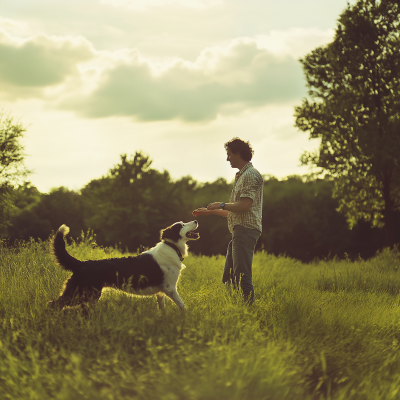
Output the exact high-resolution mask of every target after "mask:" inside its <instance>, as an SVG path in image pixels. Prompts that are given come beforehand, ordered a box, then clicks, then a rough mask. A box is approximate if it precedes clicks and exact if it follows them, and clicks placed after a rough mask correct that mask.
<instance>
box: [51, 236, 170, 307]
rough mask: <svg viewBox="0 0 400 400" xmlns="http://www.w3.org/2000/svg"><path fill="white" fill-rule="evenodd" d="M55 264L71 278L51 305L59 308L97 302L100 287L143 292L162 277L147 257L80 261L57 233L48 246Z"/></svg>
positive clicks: (155, 265) (160, 282)
mask: <svg viewBox="0 0 400 400" xmlns="http://www.w3.org/2000/svg"><path fill="white" fill-rule="evenodd" d="M51 250H52V253H53V255H54V257H55V259H56V261H57V263H58V264H59V265H60V266H61V267H62V268H64V269H65V270H68V271H72V272H73V274H72V276H71V277H70V278H69V279H68V280H67V281H66V282H65V286H64V290H63V293H62V294H61V295H60V297H59V298H58V299H57V300H55V301H53V302H51V304H52V305H59V306H61V307H64V306H70V305H76V304H81V303H83V302H87V301H90V300H97V299H98V298H99V297H100V295H101V290H102V289H103V288H104V287H114V288H123V289H124V290H126V289H129V288H132V289H135V290H138V289H139V290H140V289H145V288H147V287H149V286H160V285H162V283H163V281H164V273H163V272H162V270H161V268H160V266H159V265H158V264H157V262H156V261H155V260H154V258H153V256H152V255H150V254H140V255H138V256H136V257H125V258H111V259H106V260H90V261H80V260H77V259H76V258H74V257H72V256H71V255H70V254H69V253H68V252H67V250H66V248H65V242H64V236H63V233H62V232H60V231H58V232H57V233H56V235H55V236H54V238H53V240H52V242H51Z"/></svg>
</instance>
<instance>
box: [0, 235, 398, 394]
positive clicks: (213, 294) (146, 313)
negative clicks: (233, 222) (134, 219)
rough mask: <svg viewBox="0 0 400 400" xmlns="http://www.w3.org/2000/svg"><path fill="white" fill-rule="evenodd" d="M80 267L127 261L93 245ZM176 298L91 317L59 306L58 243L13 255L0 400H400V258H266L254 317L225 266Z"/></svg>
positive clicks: (6, 277)
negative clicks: (162, 305) (54, 306)
mask: <svg viewBox="0 0 400 400" xmlns="http://www.w3.org/2000/svg"><path fill="white" fill-rule="evenodd" d="M69 251H70V252H71V253H72V254H73V255H75V256H76V257H78V258H81V259H88V258H99V259H100V258H106V257H110V256H114V257H115V256H121V254H120V253H119V252H118V250H116V249H102V248H99V247H97V246H96V245H95V244H94V242H93V239H92V238H91V237H86V238H84V239H82V240H81V241H77V242H75V243H73V244H72V245H71V246H70V247H69ZM185 264H186V266H187V268H186V269H185V270H184V271H183V273H182V276H181V281H180V282H179V285H178V291H179V293H180V295H181V297H182V299H183V300H184V302H185V304H186V306H187V307H188V312H187V313H186V314H185V315H183V314H182V313H181V312H179V311H178V309H177V307H176V306H175V305H174V304H173V303H172V302H170V301H169V300H167V304H166V311H165V312H160V311H158V310H157V307H156V300H155V298H152V297H149V298H137V297H133V296H129V295H126V294H124V293H121V292H117V291H114V290H108V291H106V292H105V293H104V294H103V297H102V299H101V300H100V302H99V303H98V305H97V306H96V307H93V308H91V309H90V310H89V314H88V315H87V316H85V315H82V314H81V313H80V312H77V311H68V312H64V313H60V312H56V311H53V310H49V309H48V308H47V306H46V304H47V302H48V301H49V300H52V299H54V298H55V297H57V295H58V294H59V292H60V289H61V286H62V283H63V281H64V279H65V278H66V277H67V276H68V275H69V273H68V272H65V271H63V270H62V269H61V268H59V267H57V266H55V265H54V264H53V262H52V260H51V258H50V256H49V253H48V246H47V243H36V242H33V241H32V242H29V243H21V244H20V246H19V247H17V248H14V249H9V248H7V247H5V246H4V245H0V399H38V400H46V399H60V400H61V399H72V400H79V399H100V400H102V399H110V400H111V399H115V400H121V399H148V400H156V399H163V400H186V399H193V400H197V399H198V400H207V399H218V400H220V399H229V400H236V399H237V400H239V399H240V400H247V399H249V400H250V399H254V400H258V399H260V400H261V399H263V400H264V399H276V400H285V399H290V400H292V399H302V400H303V399H305V400H307V399H343V400H344V399H346V400H348V399H373V400H376V399H380V400H381V399H400V296H399V293H400V272H399V270H400V258H399V253H398V252H397V251H388V250H386V251H383V252H382V253H381V254H379V255H377V256H376V257H375V258H374V259H371V260H369V261H363V260H359V261H357V262H350V261H346V260H344V261H339V260H332V261H319V262H315V263H312V264H307V265H306V264H302V263H300V262H298V261H295V260H292V259H289V258H285V257H274V256H271V255H268V254H266V253H264V252H260V253H256V255H255V259H254V284H255V288H256V301H255V303H254V305H253V306H251V307H250V308H249V307H247V306H245V305H243V304H242V302H241V300H240V298H239V297H238V296H236V295H235V294H230V293H228V292H227V291H226V290H225V288H224V287H223V285H222V284H221V282H220V278H221V272H222V268H223V265H224V257H222V256H219V257H204V256H203V257H200V256H190V257H189V258H187V259H186V261H185Z"/></svg>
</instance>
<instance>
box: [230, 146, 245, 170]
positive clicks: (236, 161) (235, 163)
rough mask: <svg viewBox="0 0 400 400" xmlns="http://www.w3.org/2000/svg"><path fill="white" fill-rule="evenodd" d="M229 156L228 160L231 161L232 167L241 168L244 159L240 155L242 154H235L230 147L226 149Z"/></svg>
mask: <svg viewBox="0 0 400 400" xmlns="http://www.w3.org/2000/svg"><path fill="white" fill-rule="evenodd" d="M226 154H227V158H226V161H229V162H230V163H231V167H232V168H240V167H239V165H240V162H241V161H242V157H240V154H239V153H237V154H234V153H232V151H231V150H230V149H229V148H228V150H227V151H226Z"/></svg>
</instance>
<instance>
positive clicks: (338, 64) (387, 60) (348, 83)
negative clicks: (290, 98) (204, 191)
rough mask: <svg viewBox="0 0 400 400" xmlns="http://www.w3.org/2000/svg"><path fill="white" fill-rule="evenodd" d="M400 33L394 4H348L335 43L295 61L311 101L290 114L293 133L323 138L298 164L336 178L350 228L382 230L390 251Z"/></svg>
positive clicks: (398, 162)
mask: <svg viewBox="0 0 400 400" xmlns="http://www.w3.org/2000/svg"><path fill="white" fill-rule="evenodd" d="M399 27H400V6H399V1H394V0H359V1H358V2H357V3H356V4H354V5H350V4H348V6H347V8H346V9H345V10H344V12H343V13H342V15H341V16H340V18H339V20H338V26H337V29H336V33H335V37H334V40H333V42H332V43H330V44H328V45H325V46H322V47H318V48H317V49H315V50H313V51H312V52H311V53H310V54H308V55H306V56H305V57H304V58H303V59H301V60H300V61H301V63H302V64H303V68H304V72H305V76H306V81H307V86H308V88H309V98H306V99H304V100H303V103H302V105H301V106H299V107H296V109H295V116H296V125H297V127H298V128H300V129H301V130H303V131H307V132H309V133H310V137H311V138H320V139H321V144H320V147H319V150H318V151H316V152H314V153H304V154H303V156H302V158H301V161H302V163H303V164H310V165H315V166H317V167H320V168H321V172H325V173H326V172H327V173H328V174H329V175H330V176H331V177H333V178H335V182H336V183H335V188H334V195H335V197H337V198H338V200H339V210H340V211H342V212H343V213H344V214H345V215H346V217H347V219H348V221H349V222H350V224H351V225H354V223H355V222H356V221H358V220H361V219H364V220H367V221H371V222H372V223H373V224H374V225H376V226H379V225H385V226H386V232H387V241H388V243H387V244H388V245H391V244H393V242H394V237H395V235H394V229H395V228H394V223H393V212H394V210H395V209H396V208H399V206H400V30H399Z"/></svg>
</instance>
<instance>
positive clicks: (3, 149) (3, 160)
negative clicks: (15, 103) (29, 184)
mask: <svg viewBox="0 0 400 400" xmlns="http://www.w3.org/2000/svg"><path fill="white" fill-rule="evenodd" d="M24 132H25V128H24V127H23V126H22V124H21V122H20V121H16V120H15V118H14V117H12V116H11V115H10V114H7V113H5V112H4V111H1V112H0V236H1V235H5V234H6V233H7V229H8V227H9V226H10V213H11V210H12V207H13V198H12V193H13V192H12V188H13V187H14V186H15V185H17V184H18V183H21V181H22V180H23V178H25V177H26V176H27V175H28V174H29V172H30V171H28V170H27V169H26V168H25V166H24V157H25V154H24V147H23V145H22V143H21V139H22V137H23V133H24Z"/></svg>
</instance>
